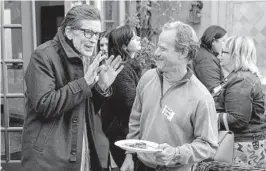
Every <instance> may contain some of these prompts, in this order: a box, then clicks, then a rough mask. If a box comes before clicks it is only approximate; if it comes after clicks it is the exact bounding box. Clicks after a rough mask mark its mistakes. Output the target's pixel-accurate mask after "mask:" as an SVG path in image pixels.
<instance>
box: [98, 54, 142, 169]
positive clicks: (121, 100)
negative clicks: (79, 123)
mask: <svg viewBox="0 0 266 171" xmlns="http://www.w3.org/2000/svg"><path fill="white" fill-rule="evenodd" d="M140 76H141V67H140V65H139V63H138V62H137V61H136V60H135V59H130V60H128V61H127V62H126V63H125V64H124V69H123V70H122V71H121V72H120V73H119V74H118V76H117V78H116V80H115V81H114V83H113V84H112V89H113V95H112V96H111V97H110V98H109V99H108V100H107V101H106V103H105V105H104V107H103V109H102V111H101V115H102V123H103V131H104V132H105V134H106V136H107V137H108V139H109V142H110V150H111V153H112V155H113V157H114V160H115V162H116V164H117V165H118V166H119V167H121V165H122V163H123V161H124V158H125V151H124V150H122V149H120V148H118V147H116V146H115V145H114V142H115V141H117V140H121V139H125V138H126V135H127V133H128V122H129V115H130V113H131V108H132V106H133V103H134V100H135V96H136V88H137V85H138V82H139V79H140Z"/></svg>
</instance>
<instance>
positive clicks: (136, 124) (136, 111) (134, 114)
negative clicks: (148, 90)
mask: <svg viewBox="0 0 266 171" xmlns="http://www.w3.org/2000/svg"><path fill="white" fill-rule="evenodd" d="M141 111H142V102H141V98H140V92H139V85H138V87H137V90H136V97H135V101H134V104H133V107H132V110H131V114H130V118H129V124H128V126H129V133H128V135H127V139H139V136H140V135H139V134H140V116H141Z"/></svg>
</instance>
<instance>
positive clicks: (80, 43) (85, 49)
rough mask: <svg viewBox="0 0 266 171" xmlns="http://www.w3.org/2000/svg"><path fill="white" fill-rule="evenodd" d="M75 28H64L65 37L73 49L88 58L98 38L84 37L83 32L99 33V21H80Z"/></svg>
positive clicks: (95, 36)
mask: <svg viewBox="0 0 266 171" xmlns="http://www.w3.org/2000/svg"><path fill="white" fill-rule="evenodd" d="M77 25H78V26H77V27H76V28H70V27H67V28H66V31H65V33H66V36H67V37H68V39H69V40H72V42H73V46H74V48H75V49H76V50H77V51H78V52H79V53H80V54H81V55H82V56H86V57H90V56H92V54H93V51H94V48H95V46H96V43H97V41H98V36H97V35H95V34H93V35H92V37H85V34H86V33H85V32H84V30H88V31H92V32H94V33H100V32H101V22H100V20H81V21H79V23H78V24H77Z"/></svg>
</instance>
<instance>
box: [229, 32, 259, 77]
mask: <svg viewBox="0 0 266 171" xmlns="http://www.w3.org/2000/svg"><path fill="white" fill-rule="evenodd" d="M225 47H227V48H228V49H229V53H230V54H231V56H230V60H231V62H232V66H233V71H239V70H250V71H251V72H252V73H253V74H256V75H257V76H259V75H260V74H259V69H258V67H257V65H256V63H257V55H256V47H255V44H254V42H253V40H252V39H251V38H249V37H246V36H243V37H242V36H231V37H228V38H227V39H226V40H225Z"/></svg>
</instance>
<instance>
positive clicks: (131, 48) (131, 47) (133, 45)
mask: <svg viewBox="0 0 266 171" xmlns="http://www.w3.org/2000/svg"><path fill="white" fill-rule="evenodd" d="M140 49H141V44H140V37H139V36H137V35H136V33H135V32H133V37H132V38H131V40H130V42H129V43H128V45H127V51H128V52H129V53H135V52H137V51H139V50H140Z"/></svg>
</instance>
